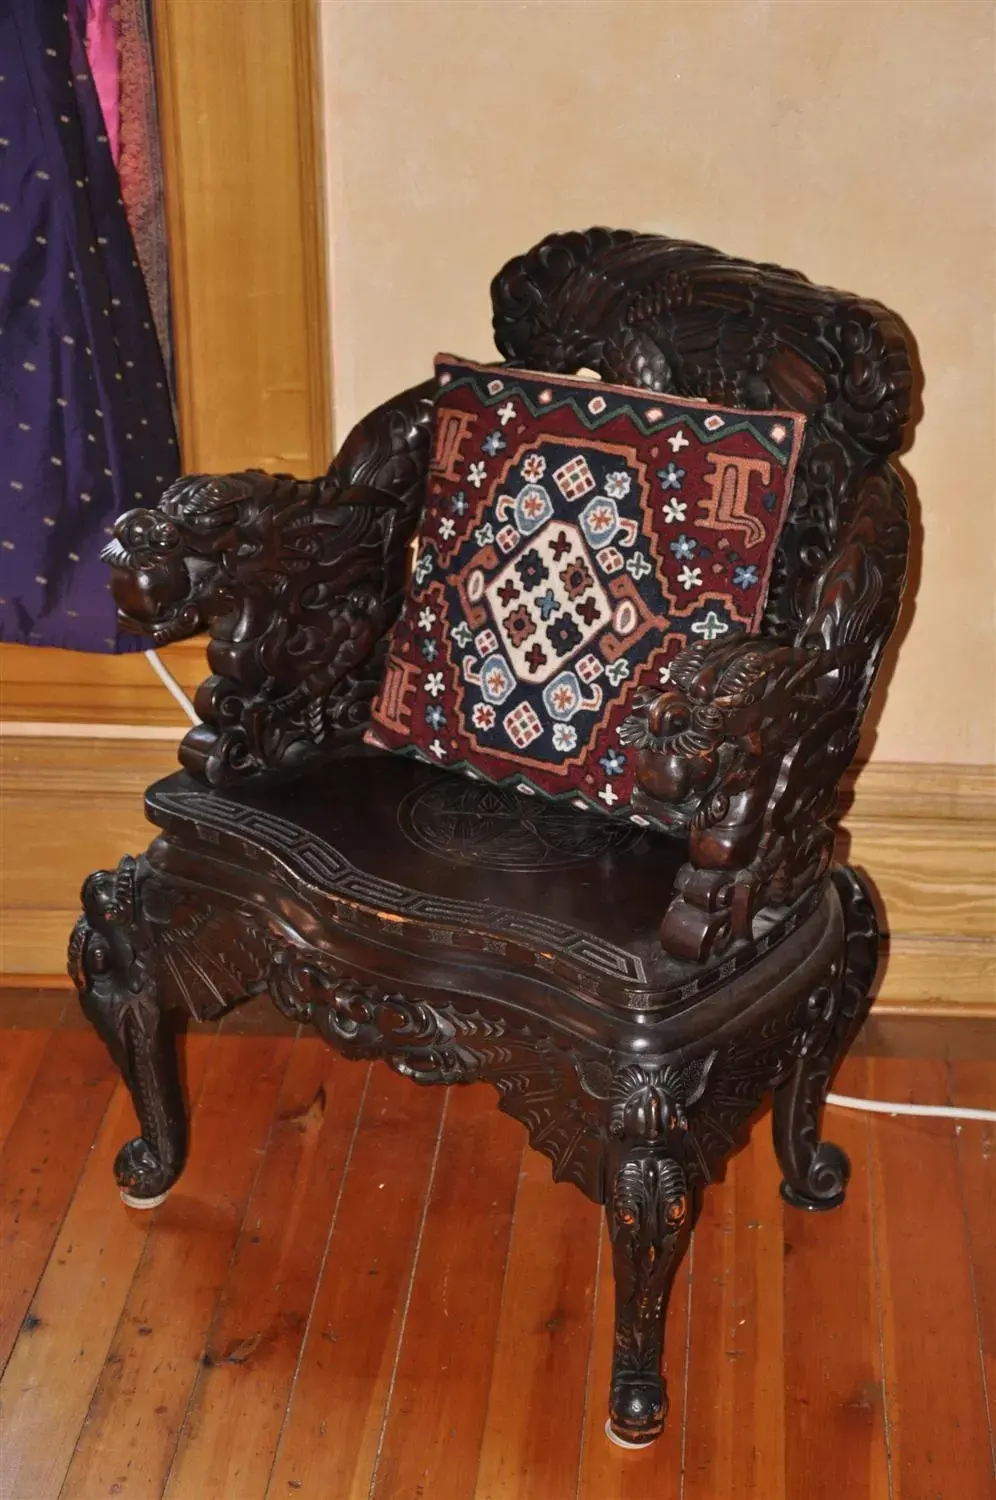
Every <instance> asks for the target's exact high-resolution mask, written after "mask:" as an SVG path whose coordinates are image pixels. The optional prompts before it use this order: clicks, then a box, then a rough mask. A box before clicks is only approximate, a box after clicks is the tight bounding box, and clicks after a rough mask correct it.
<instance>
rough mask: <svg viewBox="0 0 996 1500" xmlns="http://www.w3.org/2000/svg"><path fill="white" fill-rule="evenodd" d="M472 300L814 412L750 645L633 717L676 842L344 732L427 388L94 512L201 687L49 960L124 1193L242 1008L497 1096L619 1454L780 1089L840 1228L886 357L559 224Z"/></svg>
mask: <svg viewBox="0 0 996 1500" xmlns="http://www.w3.org/2000/svg"><path fill="white" fill-rule="evenodd" d="M492 295H493V302H494V323H495V331H496V337H497V343H498V347H499V349H500V350H501V352H502V354H503V355H504V356H505V358H506V359H507V360H508V361H509V362H510V363H511V364H514V365H516V366H520V367H526V368H531V369H543V370H549V371H552V372H572V371H574V370H576V369H578V368H579V367H582V366H587V367H591V368H592V369H594V370H596V371H598V372H599V374H600V375H601V376H602V377H603V378H605V379H609V380H612V381H615V382H619V383H625V384H629V385H638V386H643V387H646V388H648V389H652V390H661V391H672V392H678V393H680V394H682V395H687V396H693V397H701V398H707V399H709V400H713V401H717V402H722V403H727V404H738V405H743V406H752V407H761V408H764V407H781V408H784V407H789V408H792V409H795V410H798V411H803V412H805V413H807V415H808V426H807V434H806V439H805V444H804V449H803V452H802V456H801V461H800V467H799V471H798V478H797V482H796V486H795V491H794V497H793V500H792V505H791V509H790V512H789V516H788V520H787V523H786V525H785V528H784V531H783V534H782V536H781V539H780V543H779V549H778V555H777V560H776V563H775V569H774V574H773V581H772V585H771V590H770V595H769V599H768V603H767V608H766V613H765V616H764V622H763V626H762V629H761V632H760V634H759V635H758V636H757V637H754V638H746V637H741V638H739V639H736V640H734V641H732V642H731V643H729V644H722V643H714V644H705V643H698V644H696V645H695V646H693V647H692V648H691V649H689V650H687V651H686V652H685V653H684V654H683V655H682V656H681V657H680V658H679V659H678V660H677V662H676V664H675V666H674V669H673V673H672V679H671V682H670V684H669V686H668V688H667V690H666V691H663V692H662V693H661V694H660V696H659V697H658V698H657V699H656V700H655V701H653V702H652V703H651V704H650V705H649V706H648V707H647V709H646V710H645V721H644V726H643V733H642V742H641V744H640V750H639V759H640V773H639V780H640V786H641V788H642V793H641V795H642V796H643V797H644V798H646V799H648V800H649V801H650V802H651V803H653V804H655V805H656V807H657V809H658V811H660V810H661V809H662V808H663V807H665V805H666V807H667V808H668V809H669V810H670V814H671V817H672V819H673V824H674V827H675V834H674V836H673V837H666V836H664V835H663V834H659V833H653V832H648V831H641V830H640V829H638V828H636V827H632V828H628V827H620V826H617V825H615V824H613V823H611V822H609V821H608V820H599V819H598V818H595V817H592V816H589V815H587V814H585V813H581V812H575V811H573V810H567V811H565V810H564V809H562V808H561V807H559V806H555V805H553V804H539V803H538V801H537V799H525V798H522V797H520V796H518V795H517V794H511V793H508V792H500V791H495V790H493V789H491V788H489V787H486V786H483V785H482V784H480V783H477V782H474V781H471V780H467V779H465V778H463V777H461V776H458V775H453V774H451V773H449V772H446V771H441V770H435V769H433V768H431V767H429V766H425V765H421V764H417V763H414V762H412V761H409V760H406V759H398V758H392V757H391V756H389V755H385V754H384V753H382V752H378V751H375V750H371V749H369V748H365V747H364V746H363V744H362V735H363V729H364V725H365V722H366V719H367V715H368V711H369V704H370V701H371V698H372V697H373V695H374V693H375V691H376V689H377V686H378V678H379V674H380V672H381V668H382V663H383V660H384V649H385V635H386V633H387V632H388V631H389V630H390V627H391V624H392V622H393V620H394V619H395V618H396V616H397V613H398V610H399V607H400V604H401V599H402V591H403V587H404V580H405V570H406V556H407V550H408V543H409V540H410V538H411V536H412V533H413V529H414V527H415V525H416V521H417V519H418V515H419V507H420V504H421V500H422V496H423V490H424V485H425V478H426V470H427V464H428V453H429V428H430V419H431V409H432V387H431V384H430V383H426V384H424V385H422V386H419V387H417V388H415V389H414V390H410V391H406V392H404V393H403V394H402V395H400V396H398V397H397V398H396V399H395V400H392V401H388V402H387V403H386V404H385V405H383V406H381V407H379V408H378V409H377V410H376V411H374V412H372V413H371V414H370V415H369V416H368V417H367V418H366V419H365V420H364V421H362V422H361V423H360V424H359V426H358V427H357V428H356V429H355V430H354V431H353V432H352V433H351V434H350V436H349V437H348V438H347V439H346V442H345V444H344V445H343V447H342V450H341V452H340V453H339V454H338V456H337V457H336V459H335V460H334V462H333V464H332V466H331V468H330V470H329V472H328V473H327V474H326V476H325V477H324V478H322V479H318V480H315V481H313V482H303V481H299V480H296V479H292V478H289V477H286V476H276V477H271V476H268V475H265V474H262V473H258V472H255V471H252V472H247V473H241V474H234V475H225V476H220V477H217V476H213V477H209V476H204V475H199V476H195V477H192V478H187V479H184V480H182V481H181V482H179V483H178V484H176V485H174V486H173V487H172V488H171V489H170V490H168V491H167V493H166V494H165V495H164V497H163V499H162V501H161V502H160V504H159V505H158V506H157V507H156V508H155V509H153V510H135V511H131V512H130V513H129V514H128V515H126V516H124V517H122V519H121V520H120V521H119V523H118V526H117V531H116V540H115V541H114V542H113V543H112V544H111V546H110V547H109V548H108V552H107V558H108V561H109V562H110V564H111V566H112V568H113V571H114V587H115V591H116V596H117V599H118V602H119V605H120V609H121V612H122V616H123V617H124V619H125V620H126V621H127V622H129V623H130V624H131V625H132V626H134V627H135V628H137V629H139V630H141V631H144V632H147V633H148V634H149V635H151V636H152V638H153V640H154V641H155V642H156V643H157V644H165V643H166V642H169V641H173V640H176V639H178V638H180V637H182V636H187V635H190V634H192V633H193V632H196V631H199V630H207V631H209V632H210V636H211V641H210V646H209V648H208V654H209V662H210V666H211V669H212V672H213V674H214V675H212V676H211V677H209V678H208V680H207V681H206V682H205V683H204V684H203V685H202V686H201V688H200V690H199V692H198V695H197V708H198V710H199V713H200V715H201V717H202V720H203V723H202V724H200V725H199V726H197V727H195V728H194V729H193V730H192V731H191V732H190V733H189V734H188V735H187V737H186V739H185V740H184V742H183V745H182V747H181V750H180V760H181V762H182V765H183V767H184V769H183V770H182V771H181V772H180V773H178V774H176V775H174V776H171V777H169V778H168V779H167V780H165V781H161V782H159V783H158V784H157V785H155V786H153V787H152V788H151V789H150V791H149V793H148V799H147V809H148V814H149V817H150V819H151V820H152V822H153V823H155V824H157V825H158V826H159V828H160V829H161V830H162V833H161V836H160V837H157V838H156V839H155V841H154V842H153V843H152V845H151V846H150V848H149V849H148V850H147V852H146V853H145V854H143V855H141V856H139V857H138V858H137V859H133V858H130V857H129V858H125V859H124V860H123V861H122V862H121V864H120V865H119V867H118V868H117V870H115V871H99V872H97V873H96V874H94V875H92V876H90V878H89V879H88V880H87V882H86V884H85V886H84V889H83V906H84V912H85V915H84V916H83V917H82V918H81V919H80V921H79V923H78V924H77V927H76V929H75V931H74V933H73V937H72V943H71V955H70V969H71V973H72V975H73V977H74V979H75V981H76V984H77V985H78V987H79V990H80V995H81V999H82V1004H83V1008H84V1010H85V1012H86V1014H87V1016H88V1017H89V1018H90V1020H91V1021H92V1023H93V1025H94V1026H95V1027H96V1028H97V1030H98V1031H99V1032H100V1034H101V1036H102V1037H103V1038H104V1039H105V1041H106V1043H107V1045H108V1046H109V1048H110V1049H111V1052H112V1053H113V1055H114V1058H115V1060H116V1062H117V1064H118V1066H119V1067H120V1069H121V1072H122V1074H123V1075H124V1078H125V1079H126V1081H127V1084H128V1086H129V1088H130V1090H131V1092H132V1095H133V1098H134V1101H135V1106H136V1109H137V1111H138V1117H139V1120H140V1122H141V1128H142V1134H141V1136H140V1137H139V1138H138V1139H136V1140H133V1141H130V1142H129V1143H128V1144H127V1145H125V1146H124V1147H123V1148H122V1150H121V1152H120V1155H119V1157H118V1160H117V1177H118V1182H119V1183H120V1185H121V1187H122V1189H123V1190H124V1193H125V1195H126V1201H127V1202H130V1203H138V1204H146V1205H147V1204H150V1203H154V1202H156V1201H157V1200H159V1198H160V1197H161V1195H163V1194H164V1193H165V1192H166V1191H167V1190H168V1188H169V1187H170V1186H171V1184H172V1183H174V1182H175V1181H176V1179H177V1176H178V1175H179V1173H180V1171H181V1169H182V1167H183V1163H184V1155H185V1151H186V1142H187V1132H186V1124H185V1113H184V1101H183V1097H182V1093H181V1089H180V1085H179V1081H178V1071H177V1062H176V1048H175V1028H174V1026H173V1025H172V1024H171V1020H170V1012H171V1011H174V1010H176V1009H179V1010H180V1011H183V1012H187V1013H188V1014H192V1015H194V1016H196V1017H200V1018H211V1017H218V1016H221V1015H222V1014H223V1013H224V1012H225V1011H227V1010H228V1009H229V1008H230V1007H232V1006H233V1005H235V1004H236V1003H238V1002H240V1001H242V1000H244V999H245V998H247V997H249V996H254V995H262V994H268V995H269V996H270V997H271V998H272V1000H273V1001H274V1003H275V1004H276V1005H277V1006H278V1008H279V1009H280V1010H281V1011H282V1012H283V1013H284V1014H285V1015H287V1016H290V1017H293V1018H294V1019H296V1020H299V1021H304V1022H310V1023H311V1024H312V1025H314V1026H315V1027H316V1029H317V1030H318V1031H319V1033H320V1034H321V1035H322V1036H323V1037H324V1038H325V1039H326V1040H327V1041H329V1042H331V1043H332V1044H333V1045H334V1046H335V1047H337V1048H338V1049H339V1050H340V1051H341V1052H343V1053H344V1054H345V1055H346V1056H347V1057H352V1058H378V1057H379V1058H383V1059H384V1061H385V1062H386V1063H388V1064H389V1065H390V1066H391V1067H393V1068H395V1069H396V1070H397V1071H398V1072H400V1073H403V1074H405V1075H407V1076H408V1077H410V1078H411V1079H413V1080H414V1081H415V1082H416V1083H422V1084H432V1083H471V1082H475V1081H482V1082H486V1083H490V1084H492V1085H493V1086H494V1088H495V1089H496V1090H497V1094H498V1104H499V1107H500V1108H501V1109H504V1110H506V1111H507V1112H508V1113H509V1114H511V1115H513V1116H515V1117H516V1118H517V1119H519V1120H521V1121H522V1122H523V1124H524V1125H525V1126H526V1129H527V1130H528V1132H529V1137H530V1140H531V1141H532V1144H533V1146H534V1147H535V1148H536V1149H537V1150H539V1151H542V1152H543V1153H544V1154H545V1155H546V1156H548V1157H549V1158H550V1160H551V1162H552V1164H553V1174H554V1176H555V1178H557V1179H558V1180H559V1179H566V1180H568V1181H570V1182H572V1183H574V1185H575V1186H576V1187H578V1188H580V1189H581V1191H582V1192H583V1193H585V1194H587V1195H588V1196H589V1197H590V1198H592V1199H594V1200H595V1201H596V1202H598V1203H604V1205H605V1210H606V1216H607V1220H608V1231H609V1236H610V1239H611V1241H612V1246H613V1255H614V1267H615V1278H616V1299H617V1300H616V1333H615V1354H614V1363H613V1374H612V1388H611V1394H610V1432H611V1434H612V1435H614V1436H615V1437H616V1438H617V1439H620V1440H622V1441H624V1442H629V1443H635V1444H642V1443H646V1442H649V1441H650V1440H652V1439H653V1438H654V1437H656V1436H657V1434H658V1433H659V1432H660V1430H661V1427H662V1425H663V1422H664V1417H665V1414H666V1411H667V1398H666V1395H665V1389H664V1384H663V1381H662V1378H661V1373H660V1369H661V1355H662V1349H661V1344H662V1328H663V1320H664V1313H665V1308H666V1303H667V1298H668V1293H669V1289H670V1286H671V1283H672V1281H673V1278H674V1274H675V1270H676V1267H677V1266H678V1264H679V1262H680V1259H681V1256H682V1254H683V1252H684V1250H685V1248H686V1245H687V1243H688V1239H689V1235H690V1233H691V1229H692V1226H693V1224H694V1222H695V1218H696V1214H697V1212H698V1208H699V1202H700V1198H701V1191H702V1189H703V1187H704V1186H705V1185H706V1184H708V1183H709V1182H710V1181H711V1180H713V1179H714V1178H715V1177H716V1174H717V1173H718V1172H719V1171H720V1170H721V1168H722V1164H723V1161H724V1159H725V1158H726V1157H727V1156H728V1155H729V1154H730V1153H731V1152H732V1151H733V1150H735V1149H736V1148H737V1147H738V1146H739V1145H740V1144H742V1143H743V1141H744V1140H745V1138H746V1133H747V1131H748V1129H749V1125H750V1122H751V1120H752V1118H753V1117H754V1116H755V1115H756V1114H757V1112H758V1110H759V1109H760V1107H761V1106H762V1104H763V1103H764V1101H765V1100H766V1098H767V1097H768V1096H769V1095H770V1096H772V1098H773V1112H772V1113H773V1125H774V1137H775V1149H776V1151H777V1153H778V1159H779V1161H780V1163H781V1167H782V1171H783V1173H784V1184H783V1189H782V1191H783V1194H784V1196H785V1198H786V1200H787V1201H788V1202H789V1203H791V1204H793V1205H795V1206H797V1207H801V1208H808V1209H827V1208H832V1207H834V1206H835V1205H836V1204H838V1203H840V1202H841V1201H842V1199H843V1197H844V1192H845V1188H846V1185H847V1179H848V1163H847V1159H846V1157H845V1156H844V1155H843V1153H842V1152H841V1151H840V1150H838V1149H837V1148H836V1147H835V1146H833V1145H830V1144H828V1143H826V1142H824V1141H822V1140H821V1139H820V1116H821V1109H822V1104H823V1100H824V1096H825V1094H826V1091H827V1088H828V1086H829V1080H830V1078H831V1076H832V1074H833V1071H834V1069H835V1067H836V1066H837V1063H838V1062H839V1060H840V1059H841V1057H842V1056H843V1054H844V1052H845V1051H846V1049H847V1047H848V1045H849V1044H850V1042H851V1040H852V1039H853V1037H854V1034H855V1032H856V1030H857V1029H858V1027H859V1026H860V1025H861V1022H862V1020H863V1018H864V1016H865V1014H866V1011H867V1007H868V1005H869V988H870V985H871V982H872V979H873V975H874V972H875V968H876V961H877V953H878V929H877V925H876V919H875V915H874V913H873V910H872V907H871V904H870V902H869V899H868V895H867V892H866V891H865V889H864V887H863V885H862V882H861V880H860V879H859V878H858V876H857V875H856V874H855V873H854V871H853V870H851V869H848V868H835V867H834V865H833V863H832V849H833V831H832V822H833V818H834V815H835V808H836V797H837V788H838V783H839V781H840V779H841V776H842V774H843V772H844V770H845V768H846V767H847V765H848V763H849V762H850V760H851V758H852V756H853V754H854V751H855V747H856V745H857V742H858V734H859V729H860V726H861V721H862V715H863V713H864V710H865V706H866V703H867V701H868V696H869V692H870V690H871V687H872V683H873V680H874V677H875V672H876V669H877V666H878V663H879V661H880V658H881V653H882V648H883V645H884V644H885V641H886V639H887V637H888V635H889V632H890V631H891V629H892V627H893V625H894V623H895V620H896V613H897V609H898V606H899V599H900V594H901V591H902V587H903V579H904V575H905V570H906V555H907V544H908V526H907V516H906V503H905V498H904V493H903V485H902V481H901V479H900V477H899V475H898V473H897V472H896V470H895V469H894V468H893V467H892V466H891V464H890V457H891V456H892V455H894V454H895V453H896V451H897V449H898V448H899V445H900V441H901V439H902V437H903V433H904V429H905V427H906V425H907V423H908V420H909V409H910V387H911V376H910V361H909V353H908V349H907V345H906V341H905V338H904V335H903V332H902V331H901V328H900V326H899V324H898V322H897V320H896V319H895V318H894V316H893V315H892V314H890V313H889V312H888V311H887V310H886V309H885V308H883V307H881V306H879V305H877V304H875V303H872V302H867V301H862V300H859V299H857V298H855V297H852V296H849V295H845V294H842V293H839V292H835V291H831V290H827V289H825V288H822V287H816V286H812V285H810V283H809V282H807V281H806V280H804V279H803V278H802V277H801V276H798V275H796V274H795V273H792V272H788V271H784V270H780V269H778V268H777V267H775V266H767V265H755V264H752V263H751V262H749V261H743V260H736V259H731V258H729V257H727V256H724V255H722V254H720V253H718V252H716V251H714V250H710V249H707V248H705V247H703V246H700V245H693V244H688V243H683V242H679V241H675V240H669V239H665V238H661V237H657V236H653V235H645V234H630V233H623V232H613V231H608V230H600V229H599V230H592V231H590V232H588V233H585V234H581V233H578V234H565V235H554V236H551V237H550V238H548V239H547V240H545V241H543V243H542V244H540V245H539V246H537V247H536V248H535V249H534V250H532V251H530V252H529V253H528V254H527V255H524V256H522V257H521V258H519V259H516V260H514V261H512V262H511V263H510V264H509V265H507V266H506V267H505V268H504V270H503V271H501V273H500V274H499V275H498V277H497V278H496V280H495V282H494V284H493V287H492ZM431 352H432V351H429V353H431Z"/></svg>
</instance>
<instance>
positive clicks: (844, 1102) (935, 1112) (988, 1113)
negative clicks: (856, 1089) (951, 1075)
mask: <svg viewBox="0 0 996 1500" xmlns="http://www.w3.org/2000/svg"><path fill="white" fill-rule="evenodd" d="M827 1103H828V1104H836V1105H837V1106H838V1108H840V1109H867V1110H869V1111H870V1112H871V1114H873V1115H924V1116H930V1117H932V1118H934V1119H942V1120H996V1109H962V1108H960V1107H958V1106H956V1105H953V1104H890V1103H888V1101H887V1100H885V1099H853V1098H851V1096H850V1095H849V1094H827Z"/></svg>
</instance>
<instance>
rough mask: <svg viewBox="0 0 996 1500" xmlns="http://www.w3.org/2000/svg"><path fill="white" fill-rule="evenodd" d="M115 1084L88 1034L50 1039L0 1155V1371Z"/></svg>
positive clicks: (104, 1052) (104, 1056) (114, 1075)
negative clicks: (0, 1267)
mask: <svg viewBox="0 0 996 1500" xmlns="http://www.w3.org/2000/svg"><path fill="white" fill-rule="evenodd" d="M116 1080H117V1072H116V1071H115V1069H114V1066H113V1064H112V1063H111V1059H110V1057H109V1056H108V1053H107V1049H106V1048H105V1046H104V1044H103V1042H101V1041H100V1039H99V1037H98V1036H97V1035H96V1034H95V1033H94V1032H92V1031H86V1032H83V1031H80V1032H68V1031H64V1032H58V1033H56V1034H54V1035H53V1036H52V1037H51V1039H50V1041H49V1043H48V1044H47V1046H46V1047H45V1051H44V1054H43V1056H42V1058H41V1060H40V1062H39V1064H38V1068H37V1070H36V1072H35V1075H34V1078H33V1079H32V1081H31V1084H30V1086H29V1088H28V1090H27V1092H26V1094H25V1096H24V1102H23V1104H22V1106H21V1108H20V1110H19V1111H18V1113H17V1117H16V1119H15V1121H14V1123H13V1125H12V1126H11V1128H10V1131H9V1133H8V1136H7V1141H6V1144H5V1146H4V1149H3V1152H2V1154H0V1265H2V1274H0V1368H3V1366H4V1365H5V1364H6V1363H7V1359H8V1358H9V1356H10V1352H11V1350H12V1348H13V1347H14V1340H15V1339H16V1337H17V1334H18V1331H19V1329H20V1327H21V1324H22V1323H23V1321H24V1318H25V1315H26V1314H27V1312H28V1308H29V1306H30V1303H31V1299H32V1297H33V1296H34V1293H35V1288H36V1287H37V1285H38V1282H39V1280H40V1278H41V1274H42V1271H43V1270H44V1267H45V1263H46V1261H47V1260H48V1257H49V1253H50V1251H51V1249H52V1246H53V1244H54V1243H55V1239H56V1236H57V1234H58V1232H59V1225H60V1224H61V1223H62V1220H63V1218H64V1217H65V1214H66V1210H67V1209H68V1207H69V1202H70V1199H71V1197H72V1194H73V1190H74V1189H75V1187H76V1183H77V1181H78V1180H79V1175H80V1172H81V1171H82V1169H83V1164H84V1162H85V1161H86V1155H87V1152H88V1151H89V1149H90V1145H91V1142H92V1141H93V1138H94V1136H95V1135H96V1133H97V1128H98V1126H99V1125H100V1121H101V1119H102V1118H103V1115H104V1113H105V1111H106V1109H107V1106H108V1104H109V1103H110V1101H111V1096H112V1095H113V1093H114V1087H115V1083H116Z"/></svg>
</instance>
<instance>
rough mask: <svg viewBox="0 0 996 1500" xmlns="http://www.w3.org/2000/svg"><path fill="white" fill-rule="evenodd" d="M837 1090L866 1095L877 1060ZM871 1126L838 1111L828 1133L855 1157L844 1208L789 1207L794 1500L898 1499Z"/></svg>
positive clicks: (858, 1068) (861, 1065)
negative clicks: (889, 1443)
mask: <svg viewBox="0 0 996 1500" xmlns="http://www.w3.org/2000/svg"><path fill="white" fill-rule="evenodd" d="M835 1088H836V1089H837V1090H838V1092H840V1093H843V1094H856V1095H859V1096H861V1097H866V1096H867V1093H868V1080H867V1064H866V1063H865V1061H864V1059H863V1058H858V1059H854V1060H851V1061H848V1062H846V1063H845V1065H844V1067H843V1068H842V1069H841V1071H840V1074H839V1075H838V1078H837V1081H836V1083H835ZM870 1130H871V1125H870V1120H869V1117H868V1116H867V1115H861V1114H855V1113H852V1112H850V1111H848V1110H842V1109H830V1110H827V1112H826V1118H825V1122H824V1132H825V1137H826V1139H828V1140H831V1141H834V1142H835V1143H836V1144H837V1145H838V1146H840V1147H842V1149H843V1150H844V1151H846V1152H847V1154H848V1156H849V1157H850V1159H851V1182H850V1187H849V1189H848V1194H847V1199H846V1201H845V1202H844V1204H843V1205H842V1207H840V1208H837V1209H834V1210H833V1211H832V1212H829V1213H822V1214H809V1213H805V1212H802V1211H800V1210H798V1209H793V1208H789V1207H786V1208H785V1210H784V1219H785V1225H784V1231H785V1407H786V1416H785V1438H786V1448H785V1491H786V1494H787V1495H788V1497H789V1500H793V1497H794V1496H796V1495H800V1496H802V1495H804V1496H805V1497H806V1500H840V1497H841V1496H846V1497H847V1500H889V1468H888V1453H887V1447H886V1435H885V1415H884V1409H883V1398H884V1387H883V1373H882V1360H881V1353H880V1348H879V1333H878V1328H879V1319H878V1291H877V1284H876V1275H875V1265H874V1259H873V1254H872V1242H871V1205H870V1183H869V1153H870V1140H871V1137H870Z"/></svg>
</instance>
